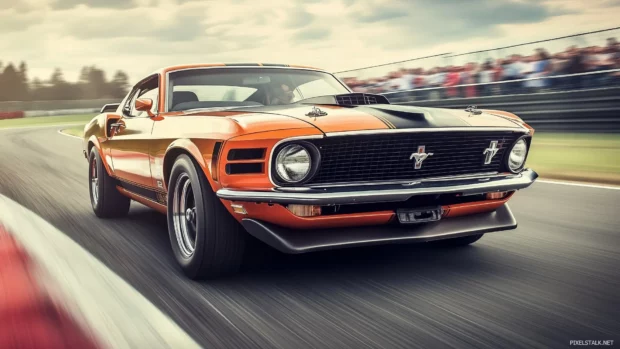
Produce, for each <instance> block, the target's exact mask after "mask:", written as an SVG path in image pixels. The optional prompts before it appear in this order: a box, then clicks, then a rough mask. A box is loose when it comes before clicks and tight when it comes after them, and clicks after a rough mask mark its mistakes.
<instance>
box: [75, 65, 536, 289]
mask: <svg viewBox="0 0 620 349" xmlns="http://www.w3.org/2000/svg"><path fill="white" fill-rule="evenodd" d="M532 134H533V129H532V128H531V127H530V126H528V125H527V124H525V123H524V122H523V121H522V120H521V119H520V118H518V117H517V116H515V115H513V114H511V113H507V112H503V111H497V110H478V109H476V108H475V107H470V108H468V109H466V110H453V109H438V108H420V107H414V106H401V105H393V104H390V102H389V101H388V99H387V98H386V97H384V96H382V95H372V94H362V93H352V92H351V90H350V89H349V88H348V87H347V86H346V85H344V84H343V83H342V82H341V81H340V80H338V79H337V78H335V77H334V76H333V75H331V74H329V73H327V72H325V71H322V70H319V69H313V68H309V67H301V66H292V65H290V66H289V65H276V64H202V65H192V66H177V67H170V68H165V69H162V70H159V71H157V72H155V73H153V74H151V75H149V76H147V77H146V78H144V79H143V80H142V81H140V82H139V83H137V84H136V85H135V86H134V87H133V88H132V90H131V91H130V92H129V94H128V95H127V96H126V97H125V99H123V101H122V102H121V103H120V104H113V105H106V106H104V107H103V109H102V110H101V114H100V115H98V116H97V117H95V118H94V119H93V120H92V121H91V122H90V123H89V124H88V125H86V127H85V129H84V144H83V147H84V155H85V156H86V158H87V159H88V161H89V179H90V194H91V195H90V196H91V204H92V207H93V210H94V211H95V214H96V215H97V216H99V217H115V216H121V215H125V214H127V212H128V210H129V204H130V201H131V200H135V201H137V202H140V203H142V204H144V205H146V206H149V207H151V208H153V209H155V210H158V211H160V212H161V213H164V214H167V216H168V231H169V234H170V240H171V242H172V248H173V251H174V255H175V256H176V259H177V260H178V262H179V264H180V265H181V267H182V269H183V271H184V272H185V273H186V274H187V275H188V276H190V277H192V278H201V277H214V276H217V275H222V274H224V273H230V272H234V271H235V270H237V269H238V267H239V265H240V263H241V262H242V257H243V255H244V251H246V250H247V249H248V248H249V246H250V244H248V243H247V242H248V239H249V238H250V236H249V235H248V234H251V235H252V236H254V237H255V238H257V239H258V240H260V241H262V242H264V243H265V244H267V245H269V246H272V247H273V248H276V249H278V250H280V251H282V252H285V253H302V252H310V251H317V250H323V249H332V248H341V247H353V246H362V245H371V244H384V243H404V242H421V241H432V240H442V242H441V243H444V244H448V245H453V246H459V245H466V244H470V243H472V242H474V241H476V240H478V239H479V238H480V237H481V236H482V235H483V234H485V233H489V232H494V231H500V230H508V229H514V228H515V227H516V226H517V222H516V221H515V218H514V217H513V215H512V213H511V211H510V209H509V207H508V205H507V204H506V202H507V201H508V200H509V199H510V197H511V196H512V195H513V193H514V192H515V191H516V190H518V189H523V188H526V187H528V186H530V185H531V184H532V183H533V182H534V180H535V179H536V177H537V174H536V173H535V172H534V171H532V170H530V169H526V168H525V160H526V158H527V154H528V149H529V146H530V142H531V136H532Z"/></svg>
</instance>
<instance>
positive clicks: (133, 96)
mask: <svg viewBox="0 0 620 349" xmlns="http://www.w3.org/2000/svg"><path fill="white" fill-rule="evenodd" d="M138 92H139V90H138V89H137V88H135V87H134V89H133V90H132V91H131V93H130V94H129V97H128V98H127V101H125V105H123V115H125V116H133V115H132V114H131V109H132V106H133V105H135V102H136V96H137V95H138Z"/></svg>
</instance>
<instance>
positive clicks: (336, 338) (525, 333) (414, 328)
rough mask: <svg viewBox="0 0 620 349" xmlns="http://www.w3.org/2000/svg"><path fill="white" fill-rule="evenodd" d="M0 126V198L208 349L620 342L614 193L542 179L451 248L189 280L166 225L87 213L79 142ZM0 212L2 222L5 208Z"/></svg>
mask: <svg viewBox="0 0 620 349" xmlns="http://www.w3.org/2000/svg"><path fill="white" fill-rule="evenodd" d="M57 130H58V127H55V128H54V127H48V128H28V129H11V130H7V129H5V130H0V193H2V194H4V195H7V196H9V197H10V198H12V199H14V200H16V201H17V202H19V203H20V204H22V205H24V206H26V207H27V208H29V209H31V210H32V211H34V212H35V213H37V214H39V215H40V216H42V217H43V218H44V219H46V220H48V221H49V222H50V223H52V224H53V225H55V226H56V227H57V228H59V229H60V230H62V231H63V232H65V233H66V234H67V235H68V236H69V237H71V238H72V239H73V240H75V241H76V242H77V243H78V244H80V245H81V246H82V247H84V248H85V249H86V250H88V251H89V252H91V253H92V254H93V255H94V256H96V257H97V258H99V259H100V260H101V261H102V262H103V263H105V264H106V265H107V266H108V267H109V268H111V269H112V270H113V271H114V272H116V273H117V274H118V275H120V276H121V277H122V278H124V279H125V280H126V281H127V282H128V283H130V284H131V285H132V286H133V287H135V288H136V289H137V290H138V291H139V292H141V293H142V294H143V295H144V296H145V297H146V298H147V299H149V300H150V301H151V302H152V303H153V304H155V305H156V306H157V307H159V308H160V309H161V310H162V311H163V312H164V313H166V314H168V315H169V316H170V317H171V318H172V319H173V320H174V321H176V322H177V323H178V324H179V326H180V327H181V328H183V329H184V330H185V331H187V333H188V334H190V335H191V336H192V337H193V338H194V339H195V340H196V341H197V342H198V343H200V344H201V345H203V346H205V347H209V348H257V347H263V348H306V347H313V348H444V347H454V348H494V349H495V348H520V347H523V348H563V347H568V346H569V341H570V340H589V339H594V340H607V339H613V340H615V343H614V344H616V345H617V344H618V343H620V342H618V340H620V316H619V315H618V314H619V311H620V231H619V230H620V212H619V211H620V210H619V208H620V205H619V203H620V190H612V189H605V188H592V187H579V186H567V185H559V184H549V183H537V184H535V185H533V186H532V187H531V188H529V189H527V190H525V191H521V192H519V193H517V194H516V196H515V197H514V199H513V200H512V201H511V208H512V209H513V212H514V214H515V216H516V217H517V219H518V221H519V228H518V229H517V230H514V231H510V232H503V233H493V234H488V235H487V236H485V237H484V238H483V239H482V240H480V241H479V242H478V243H476V244H474V245H472V246H470V247H466V248H462V249H457V250H451V249H442V248H438V247H432V246H420V245H397V246H381V247H369V248H362V249H353V250H338V251H329V252H320V253H314V254H307V255H297V256H287V255H281V254H277V253H274V254H273V256H272V258H269V259H267V261H265V262H262V263H259V264H255V265H248V266H247V267H246V268H245V270H244V271H243V272H242V273H240V274H238V275H236V276H234V277H230V278H226V279H221V280H216V281H210V282H194V281H190V280H188V279H187V278H185V277H184V276H183V275H182V274H181V273H180V271H179V269H178V268H177V267H176V265H175V261H174V259H173V256H172V253H171V251H170V243H169V240H168V235H167V232H166V227H165V217H164V216H162V215H159V214H157V213H155V212H153V211H151V210H150V209H148V208H146V207H144V206H141V205H139V204H133V205H132V210H131V212H130V215H129V216H128V217H127V218H123V219H116V220H100V219H98V218H96V217H95V216H94V214H93V213H92V211H91V208H90V204H89V198H88V186H87V162H86V160H85V159H84V157H83V155H82V152H81V149H80V141H79V140H78V139H74V138H70V137H66V136H63V135H60V134H58V133H57ZM0 214H2V213H0Z"/></svg>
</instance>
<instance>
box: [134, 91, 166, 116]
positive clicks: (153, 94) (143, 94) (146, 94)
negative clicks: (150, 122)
mask: <svg viewBox="0 0 620 349" xmlns="http://www.w3.org/2000/svg"><path fill="white" fill-rule="evenodd" d="M158 97H159V88H158V87H155V88H153V89H150V90H141V91H140V93H138V95H137V98H134V100H133V102H132V104H131V115H132V116H135V117H146V116H148V113H147V112H145V111H138V110H136V99H138V98H148V99H150V100H152V101H153V107H151V112H152V113H153V114H156V113H157V100H158V99H157V98H158Z"/></svg>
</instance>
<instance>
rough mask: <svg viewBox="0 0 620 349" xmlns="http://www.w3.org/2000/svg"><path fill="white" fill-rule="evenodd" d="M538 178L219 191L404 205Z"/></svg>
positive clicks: (307, 201)
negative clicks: (413, 200)
mask: <svg viewBox="0 0 620 349" xmlns="http://www.w3.org/2000/svg"><path fill="white" fill-rule="evenodd" d="M536 178H538V174H537V173H536V172H534V171H533V170H529V169H528V170H525V171H523V172H521V173H519V174H515V175H503V176H488V177H481V178H468V179H453V180H444V181H429V182H421V183H417V184H415V185H410V186H406V185H402V184H401V185H398V184H396V185H378V186H375V187H372V188H370V187H363V188H351V187H349V188H323V189H313V188H308V189H307V190H304V191H297V190H295V191H286V189H285V188H276V189H273V190H271V191H245V190H236V189H220V190H218V191H217V193H216V194H217V196H218V197H219V198H220V199H224V200H231V201H246V202H266V203H280V204H302V205H346V204H359V203H376V202H400V201H406V200H408V199H409V198H411V197H412V196H417V195H428V194H450V193H461V194H471V193H485V192H491V191H512V190H519V189H524V188H527V187H529V186H530V185H532V183H534V181H535V180H536Z"/></svg>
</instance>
